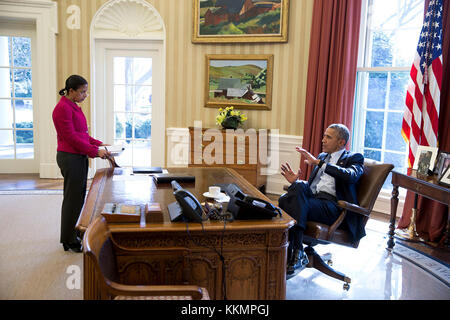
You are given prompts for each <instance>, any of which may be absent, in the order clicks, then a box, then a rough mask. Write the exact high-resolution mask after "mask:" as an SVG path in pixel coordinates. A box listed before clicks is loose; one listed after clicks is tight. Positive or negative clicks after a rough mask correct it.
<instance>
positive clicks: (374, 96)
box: [367, 72, 387, 109]
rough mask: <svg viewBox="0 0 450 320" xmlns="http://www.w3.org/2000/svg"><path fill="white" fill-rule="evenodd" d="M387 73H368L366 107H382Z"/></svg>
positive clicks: (384, 99)
mask: <svg viewBox="0 0 450 320" xmlns="http://www.w3.org/2000/svg"><path fill="white" fill-rule="evenodd" d="M386 85H387V73H378V72H372V73H369V92H368V96H367V108H370V109H384V105H385V101H386Z"/></svg>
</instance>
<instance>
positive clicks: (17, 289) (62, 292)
mask: <svg viewBox="0 0 450 320" xmlns="http://www.w3.org/2000/svg"><path fill="white" fill-rule="evenodd" d="M61 202H62V195H54V194H46V195H35V194H33V195H0V299H2V300H8V299H24V300H28V299H37V300H41V299H42V300H52V299H61V300H66V299H67V300H69V299H70V300H73V299H82V297H83V294H82V287H83V283H82V281H81V288H80V289H76V288H75V289H69V288H68V286H67V285H66V282H68V280H69V287H74V282H71V281H70V280H71V279H72V278H73V277H74V276H75V273H74V272H73V271H72V272H71V273H70V274H69V273H67V271H68V268H69V271H70V270H76V269H78V268H79V269H78V270H80V271H81V275H80V277H81V279H82V271H83V256H82V254H81V253H73V252H65V251H64V250H63V248H62V245H61V244H60V243H59V228H60V210H61ZM71 266H77V267H78V268H77V267H72V269H71V268H70V267H71ZM71 276H72V278H71Z"/></svg>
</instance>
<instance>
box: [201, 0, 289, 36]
mask: <svg viewBox="0 0 450 320" xmlns="http://www.w3.org/2000/svg"><path fill="white" fill-rule="evenodd" d="M192 1H193V3H194V19H193V33H192V42H194V43H196V42H200V43H201V42H203V43H205V42H222V43H223V42H287V31H288V30H287V29H288V16H289V0H192Z"/></svg>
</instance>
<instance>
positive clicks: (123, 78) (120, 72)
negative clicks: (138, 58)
mask: <svg viewBox="0 0 450 320" xmlns="http://www.w3.org/2000/svg"><path fill="white" fill-rule="evenodd" d="M130 63H131V61H130V60H129V59H128V58H126V57H114V84H127V83H131V81H130V73H131V69H130Z"/></svg>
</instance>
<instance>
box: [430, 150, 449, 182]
mask: <svg viewBox="0 0 450 320" xmlns="http://www.w3.org/2000/svg"><path fill="white" fill-rule="evenodd" d="M449 164H450V153H449V152H444V151H441V152H439V156H438V157H437V161H436V166H435V167H434V170H433V173H434V174H436V175H437V177H438V179H439V178H440V177H442V175H443V174H444V171H445V169H446V168H447V167H448V165H449Z"/></svg>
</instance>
